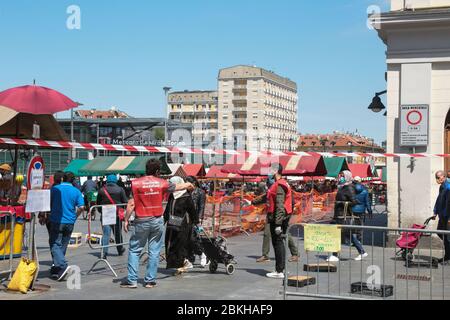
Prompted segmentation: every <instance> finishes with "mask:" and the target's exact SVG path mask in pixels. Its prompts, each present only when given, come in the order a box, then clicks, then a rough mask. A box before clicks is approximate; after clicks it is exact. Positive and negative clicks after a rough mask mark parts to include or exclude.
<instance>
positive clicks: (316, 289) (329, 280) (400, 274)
mask: <svg viewBox="0 0 450 320" xmlns="http://www.w3.org/2000/svg"><path fill="white" fill-rule="evenodd" d="M304 226H305V224H294V225H291V226H289V228H288V231H287V232H289V233H290V234H291V235H293V237H294V239H295V237H296V238H297V246H298V248H299V250H301V254H300V257H301V259H299V261H298V262H297V263H294V264H292V263H288V261H287V257H286V264H285V272H284V284H283V290H282V294H283V297H284V299H287V297H309V298H317V299H342V300H367V299H377V300H378V299H382V300H422V299H425V300H435V299H442V300H445V299H448V298H450V263H449V265H448V266H447V265H442V264H440V263H439V261H438V259H439V258H443V257H444V244H443V242H442V241H441V240H440V239H438V238H437V237H436V236H440V237H443V236H447V237H449V238H450V231H437V230H429V229H414V228H413V229H411V228H409V229H408V228H384V227H371V226H357V225H341V226H338V228H340V229H341V231H342V232H341V237H342V238H343V239H344V240H345V239H347V238H350V239H351V237H352V235H358V234H359V235H360V236H359V238H360V240H361V243H362V245H363V247H364V250H365V252H366V253H368V254H369V256H368V257H366V258H365V259H363V260H361V261H355V260H353V259H352V258H354V257H356V256H357V255H358V254H359V252H358V251H357V250H356V249H355V248H353V247H352V246H351V245H348V248H346V246H345V245H344V244H343V245H342V248H341V252H340V253H339V262H327V261H326V258H327V257H328V256H329V254H330V253H325V252H306V251H305V250H304V248H303V246H302V243H303V241H304V230H303V227H304ZM400 237H403V240H404V243H409V244H410V245H408V246H403V247H404V248H405V249H401V248H399V247H397V246H396V242H397V239H398V238H400ZM285 238H286V237H285ZM416 239H419V240H418V244H417V247H415V244H414V242H415V241H416ZM425 240H426V241H425ZM389 244H390V245H389ZM285 250H286V251H285V252H289V250H288V241H285ZM300 261H302V262H300ZM301 263H304V265H301ZM286 271H287V272H286Z"/></svg>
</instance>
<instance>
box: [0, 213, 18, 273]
mask: <svg viewBox="0 0 450 320" xmlns="http://www.w3.org/2000/svg"><path fill="white" fill-rule="evenodd" d="M15 222H16V216H15V214H14V213H11V212H9V211H0V262H2V264H3V262H4V261H6V260H8V268H7V269H6V270H0V275H1V276H2V275H7V278H6V279H4V278H0V280H1V281H4V280H10V279H11V275H12V273H13V271H14V270H13V259H14V230H15ZM8 229H9V230H10V232H9V235H7V230H8ZM8 237H9V239H8ZM8 240H9V241H8ZM8 242H9V254H7V247H8Z"/></svg>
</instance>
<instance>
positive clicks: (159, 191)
mask: <svg viewBox="0 0 450 320" xmlns="http://www.w3.org/2000/svg"><path fill="white" fill-rule="evenodd" d="M145 169H146V174H147V176H145V177H142V178H139V179H136V180H134V181H133V182H132V184H131V189H132V193H133V197H132V199H130V200H129V202H128V207H127V213H126V216H125V222H124V223H125V224H124V230H125V232H128V228H129V219H130V216H131V213H132V212H135V220H134V222H133V225H134V230H133V234H132V235H131V238H130V249H129V253H128V278H127V279H126V280H125V281H124V282H123V283H122V284H121V285H120V286H121V287H122V288H130V289H135V288H137V280H138V272H139V257H140V255H141V253H142V250H143V249H144V247H145V245H146V244H147V242H148V254H149V259H148V263H147V271H146V275H145V279H144V282H145V287H146V288H153V287H155V286H156V275H157V272H158V265H159V255H160V252H161V247H162V244H163V241H164V239H163V233H164V218H163V213H164V208H163V201H164V199H165V198H166V196H167V195H168V194H169V193H173V192H175V191H181V190H192V189H193V188H194V186H193V185H192V184H190V183H182V184H176V185H175V184H172V183H169V182H168V181H166V180H163V179H160V178H159V175H160V171H161V166H160V163H159V161H156V160H149V161H148V162H147V164H146V168H145Z"/></svg>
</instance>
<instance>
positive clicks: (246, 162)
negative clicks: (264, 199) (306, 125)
mask: <svg viewBox="0 0 450 320" xmlns="http://www.w3.org/2000/svg"><path fill="white" fill-rule="evenodd" d="M277 163H279V164H281V165H282V166H283V175H286V176H325V175H326V174H327V169H326V167H325V162H324V160H323V157H320V156H269V155H268V156H261V155H257V154H247V155H235V156H233V157H232V158H231V159H230V160H229V161H228V162H227V164H225V165H224V166H223V167H222V171H223V172H225V173H237V174H240V175H244V176H266V175H268V174H269V173H270V172H271V167H272V165H274V164H277Z"/></svg>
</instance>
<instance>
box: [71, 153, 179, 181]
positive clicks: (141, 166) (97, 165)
mask: <svg viewBox="0 0 450 320" xmlns="http://www.w3.org/2000/svg"><path fill="white" fill-rule="evenodd" d="M151 159H156V160H159V161H160V163H161V175H170V174H171V170H170V168H169V167H168V165H167V163H166V162H165V160H164V157H160V156H124V157H122V156H108V157H97V158H95V159H93V160H91V161H89V163H87V164H86V165H85V166H83V167H82V168H80V169H79V173H80V174H81V175H84V176H106V175H109V174H121V175H132V176H136V175H145V165H146V164H147V161H149V160H151Z"/></svg>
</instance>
